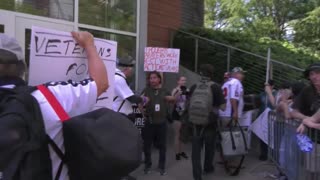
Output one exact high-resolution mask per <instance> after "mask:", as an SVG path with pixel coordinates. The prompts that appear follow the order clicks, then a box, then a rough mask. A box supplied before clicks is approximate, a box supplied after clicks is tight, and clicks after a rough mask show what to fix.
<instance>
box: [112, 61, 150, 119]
mask: <svg viewBox="0 0 320 180" xmlns="http://www.w3.org/2000/svg"><path fill="white" fill-rule="evenodd" d="M134 65H135V61H134V60H133V59H132V58H131V57H130V56H127V57H122V58H118V59H117V69H116V73H115V78H114V84H115V91H114V94H115V97H114V99H113V110H114V111H116V112H120V113H122V114H124V115H126V116H128V117H129V119H131V120H133V118H134V117H133V108H132V105H133V104H137V105H138V104H143V103H144V104H145V103H146V101H147V100H148V99H147V98H146V97H144V96H142V97H140V96H138V95H135V94H134V93H133V91H132V90H131V89H130V87H129V83H128V80H127V79H128V78H130V77H131V76H132V75H133V67H134Z"/></svg>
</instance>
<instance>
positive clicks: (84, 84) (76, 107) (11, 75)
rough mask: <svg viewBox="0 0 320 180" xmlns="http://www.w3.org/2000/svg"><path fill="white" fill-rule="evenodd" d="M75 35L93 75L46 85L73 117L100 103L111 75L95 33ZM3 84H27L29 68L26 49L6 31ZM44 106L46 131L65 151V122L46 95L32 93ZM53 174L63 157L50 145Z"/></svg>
mask: <svg viewBox="0 0 320 180" xmlns="http://www.w3.org/2000/svg"><path fill="white" fill-rule="evenodd" d="M71 34H72V36H73V38H74V39H75V41H76V42H77V43H79V45H80V46H81V47H83V48H84V49H85V51H86V54H87V59H88V66H89V67H88V68H89V75H90V78H88V79H85V80H83V81H81V82H80V83H76V82H72V81H68V82H51V83H48V84H46V86H47V88H48V89H49V90H50V91H51V92H52V93H53V95H54V96H55V97H56V98H57V100H58V101H59V103H60V104H61V105H62V107H63V109H64V110H65V111H66V112H67V113H68V115H69V116H71V117H73V116H77V115H80V114H84V113H87V112H89V111H90V110H92V108H93V105H94V104H96V100H97V98H98V96H100V95H101V94H102V93H103V92H105V91H106V90H107V88H108V86H109V82H108V75H107V71H106V68H105V66H104V63H103V62H102V60H101V59H100V57H99V55H98V53H97V50H96V48H95V45H94V39H93V36H92V35H91V34H90V33H88V32H72V33H71ZM0 60H1V61H0V86H1V87H5V88H15V87H18V86H25V85H26V84H25V82H24V80H23V79H21V76H22V75H23V74H24V71H23V70H25V68H22V67H23V65H22V64H23V52H22V48H21V47H20V46H19V44H18V42H17V41H16V40H15V39H13V38H10V37H8V36H6V35H4V34H0ZM32 95H33V96H34V97H35V99H36V100H37V101H38V103H39V105H40V109H41V112H42V115H43V120H44V125H45V131H46V133H47V134H48V136H49V137H50V138H51V139H52V140H53V141H54V142H55V143H56V144H57V145H58V147H59V148H60V149H61V151H64V145H63V143H64V140H63V135H62V123H61V121H60V119H59V117H58V116H57V114H56V113H55V111H54V109H53V108H52V107H51V106H50V104H49V102H48V101H47V99H46V98H45V97H44V95H43V94H42V93H41V92H40V91H39V90H36V91H34V92H33V93H32ZM49 152H50V157H51V163H52V175H53V177H55V176H56V174H57V171H58V167H59V165H60V163H61V159H60V158H59V156H58V155H57V154H56V152H55V151H54V150H53V149H52V148H51V147H50V148H49ZM59 179H60V180H67V179H69V177H68V168H67V166H65V165H64V166H63V169H62V172H61V176H60V178H59Z"/></svg>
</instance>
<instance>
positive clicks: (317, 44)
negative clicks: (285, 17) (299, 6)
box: [294, 7, 320, 53]
mask: <svg viewBox="0 0 320 180" xmlns="http://www.w3.org/2000/svg"><path fill="white" fill-rule="evenodd" d="M319 17H320V7H318V8H316V9H314V10H313V11H311V12H309V13H308V16H307V17H305V18H303V19H301V20H298V21H296V23H295V24H294V29H295V38H294V42H296V43H297V44H299V45H303V46H307V47H310V48H312V49H313V50H314V51H315V52H318V53H319V52H320V18H319Z"/></svg>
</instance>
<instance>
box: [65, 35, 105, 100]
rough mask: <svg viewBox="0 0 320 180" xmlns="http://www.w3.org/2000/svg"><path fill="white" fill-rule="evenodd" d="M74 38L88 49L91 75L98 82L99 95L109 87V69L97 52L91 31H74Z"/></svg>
mask: <svg viewBox="0 0 320 180" xmlns="http://www.w3.org/2000/svg"><path fill="white" fill-rule="evenodd" d="M71 34H72V36H73V38H74V39H75V40H76V41H77V43H79V45H80V46H81V47H83V48H84V49H85V50H86V53H87V58H88V66H89V74H90V77H91V78H92V79H93V80H94V81H95V82H96V84H97V89H98V96H100V95H101V94H102V93H104V92H105V91H106V90H107V89H108V87H109V80H108V74H107V69H106V67H105V65H104V63H103V61H102V60H101V58H100V56H99V55H98V53H97V50H96V48H95V46H94V39H93V36H92V34H90V33H89V32H72V33H71Z"/></svg>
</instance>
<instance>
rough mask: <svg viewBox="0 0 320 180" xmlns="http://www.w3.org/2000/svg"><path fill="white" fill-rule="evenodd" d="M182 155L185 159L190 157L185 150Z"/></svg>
mask: <svg viewBox="0 0 320 180" xmlns="http://www.w3.org/2000/svg"><path fill="white" fill-rule="evenodd" d="M180 156H181V157H183V158H184V159H189V157H188V156H187V154H186V153H185V152H182V153H180Z"/></svg>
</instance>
